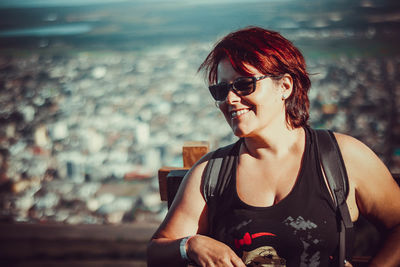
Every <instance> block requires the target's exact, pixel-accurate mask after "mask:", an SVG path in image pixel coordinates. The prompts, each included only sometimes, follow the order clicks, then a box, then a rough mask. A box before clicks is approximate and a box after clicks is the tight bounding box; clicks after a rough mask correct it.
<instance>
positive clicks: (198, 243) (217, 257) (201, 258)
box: [186, 235, 246, 267]
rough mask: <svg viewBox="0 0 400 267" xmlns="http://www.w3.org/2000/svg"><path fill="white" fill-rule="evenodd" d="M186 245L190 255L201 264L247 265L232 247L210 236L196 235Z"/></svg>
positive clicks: (240, 266)
mask: <svg viewBox="0 0 400 267" xmlns="http://www.w3.org/2000/svg"><path fill="white" fill-rule="evenodd" d="M186 246H187V255H188V257H189V258H190V259H191V260H192V261H194V262H196V263H197V264H198V265H199V266H235V267H236V266H237V267H246V265H245V264H244V263H243V261H242V260H241V259H240V258H239V257H238V256H237V255H236V253H235V252H233V250H232V249H231V248H230V247H228V246H227V245H225V244H224V243H222V242H219V241H217V240H215V239H212V238H210V237H207V236H204V235H195V236H193V237H192V238H190V239H189V240H188V242H187V243H186Z"/></svg>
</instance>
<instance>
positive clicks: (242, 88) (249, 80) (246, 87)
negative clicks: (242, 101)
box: [208, 75, 279, 101]
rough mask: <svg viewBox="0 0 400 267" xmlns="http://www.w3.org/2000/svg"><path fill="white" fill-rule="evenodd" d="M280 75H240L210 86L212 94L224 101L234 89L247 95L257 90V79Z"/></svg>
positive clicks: (237, 92)
mask: <svg viewBox="0 0 400 267" xmlns="http://www.w3.org/2000/svg"><path fill="white" fill-rule="evenodd" d="M268 77H279V76H275V75H264V76H261V77H239V78H237V79H236V80H234V81H233V82H232V83H226V82H221V83H219V84H215V85H211V86H209V87H208V89H209V90H210V93H211V95H212V96H213V98H214V99H215V100H216V101H223V100H225V98H226V97H227V96H228V93H229V91H230V90H231V89H232V91H233V92H235V94H237V95H240V96H245V95H249V94H251V93H253V92H254V91H255V90H256V85H257V81H259V80H262V79H265V78H268Z"/></svg>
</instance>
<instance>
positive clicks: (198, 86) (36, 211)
mask: <svg viewBox="0 0 400 267" xmlns="http://www.w3.org/2000/svg"><path fill="white" fill-rule="evenodd" d="M321 2H323V1H318V2H317V3H319V4H320V5H319V6H318V8H319V9H320V10H321V12H322V13H321V15H320V16H319V17H316V16H315V15H314V16H310V17H307V16H306V15H307V14H309V13H306V12H305V11H304V10H307V9H308V8H309V7H310V6H309V5H308V4H306V2H304V1H299V3H302V8H303V9H302V10H300V9H298V10H297V11H296V12H295V13H293V14H292V13H290V12H292V11H293V7H292V8H291V9H289V10H288V11H287V12H288V14H287V16H288V17H287V19H286V20H285V22H282V23H277V22H275V20H277V19H279V18H282V17H280V15H277V14H275V15H274V16H273V17H268V19H266V18H263V19H264V21H257V20H255V21H251V20H250V21H247V20H246V19H244V18H248V17H249V18H250V17H252V14H258V13H257V9H259V8H260V6H263V5H262V4H261V3H257V4H255V5H254V7H253V9H251V10H250V8H249V7H248V6H247V9H246V10H243V6H241V5H238V6H237V7H235V9H234V8H233V7H230V9H228V8H227V5H226V4H225V5H222V4H221V5H218V6H214V7H216V9H217V10H222V7H225V10H227V11H226V12H228V13H229V12H230V13H229V14H236V13H235V12H237V13H238V14H239V13H240V12H239V11H242V13H243V12H244V11H246V12H247V13H245V14H244V15H243V14H242V13H240V14H242V15H241V16H240V17H239V21H238V22H235V23H232V24H231V26H229V27H228V26H226V25H227V24H226V22H225V23H222V22H221V21H222V20H223V19H224V18H227V16H228V15H229V14H228V15H226V13H223V14H222V16H221V17H218V18H217V19H216V20H215V21H208V22H207V23H206V24H205V25H206V26H207V27H210V29H209V31H210V32H211V33H209V35H205V34H202V33H201V32H196V30H195V29H201V30H204V28H203V27H201V26H199V25H197V28H194V27H190V26H191V25H192V24H191V23H192V22H191V23H188V24H187V25H183V26H186V28H185V27H184V30H182V32H179V31H173V30H174V29H176V28H174V25H172V24H168V23H171V21H173V20H171V19H170V20H161V21H163V23H165V24H162V23H157V21H156V18H157V16H154V17H150V18H148V19H147V20H145V19H144V18H143V17H144V16H145V15H144V14H146V13H144V14H142V16H138V17H135V18H136V19H137V20H139V19H143V20H144V21H145V22H147V24H146V25H147V26H146V27H151V25H154V28H152V29H153V31H152V32H151V31H150V30H149V32H148V33H147V34H145V33H146V30H145V28H146V27H143V28H144V29H143V28H142V30H141V33H142V35H140V34H137V32H135V34H136V35H134V34H133V33H132V32H134V31H135V30H136V29H139V26H138V25H136V26H134V27H132V28H133V29H132V31H130V32H128V33H130V34H131V35H129V34H128V35H124V36H123V37H122V36H121V35H118V34H117V33H116V32H119V30H122V29H125V30H126V28H124V27H128V26H127V25H128V24H127V22H126V21H124V22H125V23H126V24H123V25H124V26H121V24H117V23H116V22H115V21H114V20H116V19H117V18H116V16H111V17H108V13H107V12H114V11H115V10H118V12H122V13H118V14H125V15H127V14H128V13H129V11H127V10H128V9H126V5H127V4H125V5H122V4H121V5H122V6H119V5H115V6H113V7H111V6H105V7H104V6H103V7H102V8H100V7H99V6H97V8H96V9H95V10H94V11H90V12H89V11H88V10H89V8H88V7H84V8H83V9H80V11H79V12H77V13H75V12H73V11H74V9H73V8H71V7H70V8H68V9H63V10H62V11H60V12H58V11H57V9H55V8H42V9H41V8H36V9H34V10H32V9H20V8H18V9H17V8H15V7H14V8H11V7H3V9H1V10H0V13H2V14H7V16H8V17H9V18H10V20H12V19H11V17H12V14H16V13H18V12H19V14H22V13H23V14H33V15H32V17H28V18H27V20H29V19H35V18H36V17H37V18H40V19H39V20H40V22H41V23H42V24H43V23H53V22H54V21H56V22H57V21H58V22H59V21H62V20H64V19H65V21H67V22H69V23H75V22H79V23H81V22H80V20H82V18H85V19H87V21H91V22H93V21H95V22H96V23H97V24H101V23H100V22H101V21H104V20H107V21H109V20H111V21H112V22H113V23H115V24H111V26H110V25H108V24H107V25H104V24H101V25H100V26H99V28H98V29H96V28H94V29H88V32H85V31H86V30H83V32H84V34H83V35H80V34H81V33H75V34H74V35H71V36H70V35H68V34H64V35H62V36H58V35H57V36H54V34H53V35H52V34H51V33H47V34H43V33H42V34H38V32H37V31H33V32H32V30H29V31H28V32H25V33H24V32H23V31H18V30H17V28H18V27H17V26H18V25H17V26H15V27H14V28H13V29H6V23H5V22H4V21H3V24H1V23H0V26H1V29H2V31H0V47H1V48H2V51H0V220H1V221H13V222H58V223H66V224H120V223H132V222H160V221H161V220H162V218H163V217H164V216H165V214H166V211H167V207H166V204H165V203H161V201H160V196H159V192H158V180H157V171H158V169H159V168H160V167H161V166H176V167H179V166H182V158H181V154H182V146H183V143H184V142H185V141H209V142H210V144H211V148H212V149H214V148H216V147H218V146H221V145H225V144H228V143H230V142H233V141H234V140H235V137H234V136H233V135H232V133H231V131H230V128H229V127H228V125H227V124H226V123H225V122H224V118H223V116H222V115H221V114H220V113H219V111H218V110H217V108H216V107H215V105H214V102H213V100H212V98H211V97H210V96H209V93H208V90H207V87H206V83H205V80H204V77H203V75H202V74H199V73H197V68H198V66H199V65H200V63H201V62H202V60H203V59H204V58H205V56H206V55H207V53H208V52H209V51H210V49H211V48H212V44H213V42H214V41H216V40H217V38H218V37H220V36H222V34H224V33H226V32H228V31H229V30H232V27H234V28H233V29H236V28H238V27H239V25H241V26H245V25H248V24H258V25H262V26H265V27H272V28H273V29H275V30H279V31H281V32H282V33H283V34H284V35H286V36H288V37H289V39H291V40H293V41H294V42H295V44H299V47H300V48H302V50H304V52H305V55H306V60H307V62H308V67H309V69H308V71H309V73H311V80H312V89H311V91H310V99H311V125H312V126H314V127H319V128H330V129H333V130H335V131H338V132H342V133H347V134H350V135H352V136H354V137H356V138H358V139H360V140H362V141H363V142H364V143H366V144H367V145H368V146H370V147H371V148H372V149H373V150H374V151H375V152H376V153H377V154H378V156H379V157H380V158H381V159H382V160H383V161H384V162H385V163H386V164H387V166H388V167H389V169H390V170H391V171H392V172H393V173H399V172H400V140H399V138H398V137H399V134H400V124H399V118H400V116H399V110H400V79H399V70H400V54H399V53H398V51H397V49H398V39H396V38H398V37H397V36H398V35H397V33H398V32H396V29H398V23H399V21H400V16H399V14H400V13H399V9H398V6H397V9H393V8H392V9H390V8H388V6H378V7H377V6H375V4H376V3H377V2H374V1H350V2H351V6H355V7H358V8H360V10H361V11H362V12H361V13H360V15H359V16H358V17H357V18H352V15H353V14H354V12H356V11H355V9H349V10H350V11H351V12H350V11H346V12H347V13H346V12H345V11H344V8H343V5H344V4H343V1H337V2H339V3H340V4H341V5H342V8H343V10H336V11H335V12H332V11H330V6H329V5H328V7H325V8H322V4H321ZM334 2H335V1H327V3H330V4H331V6H332V3H334ZM387 2H388V3H392V2H391V1H387ZM285 3H287V2H286V1H285ZM210 5H211V4H210ZM281 5H282V4H279V3H277V2H272V3H271V4H270V9H268V11H266V13H268V14H271V12H273V11H276V10H278V9H279V8H280V7H281ZM297 5H300V4H297ZM341 5H338V6H341ZM295 6H296V5H295ZM139 7H140V8H139ZM201 7H202V8H206V10H207V11H210V12H211V13H213V12H216V11H215V10H216V9H212V8H211V6H201ZM201 7H199V6H191V7H190V8H191V10H192V9H193V10H195V11H196V12H194V13H193V14H197V11H198V10H199V9H200V8H201ZM263 7H264V10H267V9H266V7H265V6H263ZM389 7H391V6H390V5H389ZM117 8H119V9H117ZM135 8H136V9H134V11H135V12H136V13H135V14H138V13H140V12H142V11H143V10H146V11H148V10H149V6H148V5H145V4H143V3H141V4H140V5H139V4H138V6H135ZM138 8H139V9H138ZM163 8H165V6H163ZM186 8H189V7H187V6H186ZM160 10H161V9H159V7H156V8H155V9H154V12H155V13H157V12H160V14H164V13H162V12H161V11H160ZM171 10H174V12H176V14H178V13H179V11H180V9H179V8H178V7H176V8H175V9H166V11H165V12H167V13H168V12H169V13H168V14H169V15H171V14H172V13H173V12H172V11H171ZM193 10H192V11H193ZM393 10H394V11H393ZM106 11H107V12H106ZM130 11H132V9H130ZM250 11H251V12H250ZM24 12H25V13H24ZM29 12H31V13H29ZM85 12H86V13H85ZM132 12H133V11H132ZM324 12H325V13H326V14H328V15H329V16H328V18H329V19H328V22H329V23H327V21H326V20H324V18H326V16H325V15H326V14H325V15H324ZM396 12H397V13H396ZM389 13H390V14H389ZM112 14H114V13H112ZM157 14H158V13H157ZM174 14H175V13H174ZM191 14H192V13H191ZM289 14H290V15H289ZM388 14H389V15H388ZM153 15H154V14H153ZM160 16H161V15H160ZM187 16H189V15H187V14H186V15H185V16H183V15H182V17H181V18H180V19H182V20H183V19H187V20H188V21H190V19H189V18H188V17H187ZM204 16H205V17H207V16H206V15H204ZM282 16H283V15H282ZM117 17H118V16H117ZM121 17H122V19H121ZM121 17H119V18H120V19H121V20H124V18H125V17H124V16H121ZM349 17H350V18H352V20H350V19H349V20H346V19H345V18H349ZM3 18H4V16H3ZM99 18H104V20H100V19H99ZM253 18H254V17H253ZM260 18H261V16H260ZM305 18H307V19H305ZM193 19H194V20H200V16H193ZM361 19H364V20H366V21H367V22H368V23H367V22H365V21H363V23H364V24H357V23H356V22H357V21H358V20H361ZM87 21H86V22H87ZM349 21H350V22H349ZM354 21H356V22H354ZM86 22H85V23H86ZM384 22H386V24H385V23H384ZM143 23H144V22H143ZM176 23H177V22H176ZM196 23H199V22H198V21H196ZM213 23H215V25H216V26H215V28H213V25H214V24H213ZM221 23H222V24H221ZM346 23H350V24H349V25H348V24H346ZM352 23H353V24H352ZM354 23H355V24H354ZM396 23H397V24H396ZM97 24H96V25H97ZM74 25H75V26H77V25H76V24H74ZM80 25H81V24H80ZM149 25H150V26H149ZM160 25H164V27H161V26H160ZM354 25H362V27H358V26H357V27H356V26H354ZM31 26H32V25H31ZM36 26H37V27H42V28H41V29H42V30H43V27H50V26H49V25H47V26H43V25H40V26H39V25H36ZM53 26H54V25H53ZM81 26H82V25H81ZM81 26H80V27H78V30H79V29H82V27H81ZM92 26H93V25H92ZM92 26H91V27H92ZM180 26H182V23H181V24H180ZM353 26H354V27H353ZM54 27H60V25H58V26H57V25H55V26H54ZM93 27H94V26H93ZM168 27H169V28H168ZM11 28H12V27H11ZM167 28H168V29H169V31H165V32H163V33H162V34H161V32H162V31H163V29H164V30H165V29H167ZM46 29H47V30H48V29H49V28H45V29H44V30H46ZM56 29H65V28H56ZM84 29H86V28H85V27H84ZM99 29H100V30H99ZM75 30H76V29H75ZM39 32H40V31H39ZM114 33H115V34H114ZM107 34H108V35H111V37H109V39H107V40H106V39H104V38H105V36H107ZM119 34H120V33H119ZM133 35H134V36H136V37H132V36H133ZM178 35H179V36H180V37H179V38H178V37H177V36H178ZM196 35H198V37H199V38H198V40H195V39H194V36H196ZM155 36H157V37H159V38H160V39H157V38H156V37H155ZM168 36H169V37H168ZM393 36H394V37H393ZM135 38H136V39H135ZM185 38H186V39H185ZM391 38H392V39H391ZM127 40H130V41H129V42H128V41H127ZM393 40H394V41H393ZM103 41H104V42H103ZM146 42H150V43H151V44H148V45H146V44H147V43H146ZM130 46H131V47H130ZM129 47H130V48H129Z"/></svg>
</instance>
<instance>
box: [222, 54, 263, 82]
mask: <svg viewBox="0 0 400 267" xmlns="http://www.w3.org/2000/svg"><path fill="white" fill-rule="evenodd" d="M243 65H244V67H245V68H246V69H245V70H246V72H249V73H250V75H243V74H240V73H239V72H237V71H236V70H235V69H234V68H233V66H232V64H231V62H230V61H229V60H228V59H223V60H221V61H220V62H219V64H218V68H217V79H218V81H217V82H221V81H232V80H234V79H236V78H238V77H242V76H252V75H259V74H261V73H260V72H259V71H258V70H257V69H256V68H255V67H253V66H252V65H249V64H246V63H244V64H243Z"/></svg>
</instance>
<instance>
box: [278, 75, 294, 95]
mask: <svg viewBox="0 0 400 267" xmlns="http://www.w3.org/2000/svg"><path fill="white" fill-rule="evenodd" d="M280 87H281V90H282V100H285V99H287V98H288V97H289V96H290V95H291V94H292V91H293V78H292V76H290V74H288V73H285V74H284V75H283V77H282V78H281V79H280Z"/></svg>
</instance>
